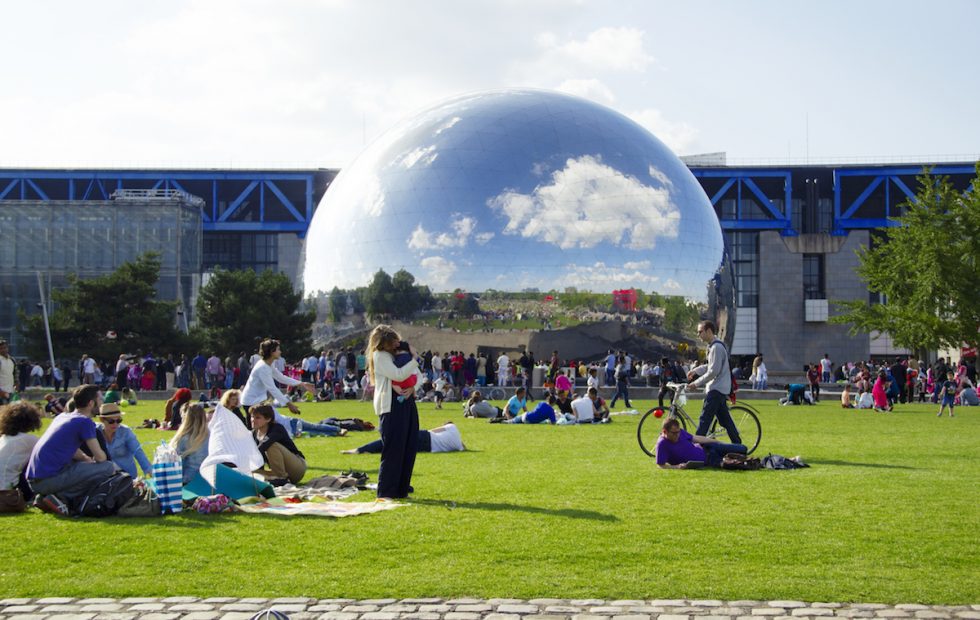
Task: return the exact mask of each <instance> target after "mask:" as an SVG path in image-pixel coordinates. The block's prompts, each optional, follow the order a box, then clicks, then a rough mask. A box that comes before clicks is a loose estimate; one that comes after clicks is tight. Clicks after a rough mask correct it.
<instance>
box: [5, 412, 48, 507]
mask: <svg viewBox="0 0 980 620" xmlns="http://www.w3.org/2000/svg"><path fill="white" fill-rule="evenodd" d="M39 428H41V410H40V409H38V408H37V407H36V406H35V405H34V404H33V403H29V402H26V401H20V402H16V403H12V404H10V405H4V406H2V407H0V512H21V511H23V510H24V509H26V508H27V504H26V501H27V500H30V499H33V497H34V493H33V491H31V488H30V486H28V484H27V481H26V480H24V467H26V466H27V461H28V459H30V458H31V451H32V450H33V449H34V445H35V444H36V443H37V440H38V437H37V436H36V435H32V434H31V433H32V432H33V431H36V430H38V429H39Z"/></svg>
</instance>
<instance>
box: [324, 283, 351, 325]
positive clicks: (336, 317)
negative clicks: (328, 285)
mask: <svg viewBox="0 0 980 620" xmlns="http://www.w3.org/2000/svg"><path fill="white" fill-rule="evenodd" d="M328 303H329V304H330V321H331V322H333V323H340V321H341V319H343V318H344V314H345V313H346V312H347V291H342V290H340V289H339V288H338V287H336V286H335V287H333V290H331V291H330V301H329V302H328Z"/></svg>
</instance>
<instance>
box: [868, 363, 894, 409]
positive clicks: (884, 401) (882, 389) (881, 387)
mask: <svg viewBox="0 0 980 620" xmlns="http://www.w3.org/2000/svg"><path fill="white" fill-rule="evenodd" d="M888 383H889V382H888V375H887V374H885V371H884V370H879V371H878V378H877V379H876V380H875V385H874V387H873V388H871V396H872V397H873V398H874V401H875V411H891V410H892V406H891V405H889V404H888Z"/></svg>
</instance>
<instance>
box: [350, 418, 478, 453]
mask: <svg viewBox="0 0 980 620" xmlns="http://www.w3.org/2000/svg"><path fill="white" fill-rule="evenodd" d="M465 449H466V446H464V445H463V439H462V438H461V437H460V435H459V429H458V428H456V425H455V424H453V423H452V422H446V423H445V424H443V425H442V426H437V427H435V428H432V429H429V430H420V431H419V450H418V451H419V452H459V451H462V450H465ZM340 453H341V454H381V440H380V439H378V440H377V441H372V442H371V443H368V444H364V445H363V446H361V447H360V448H352V449H350V450H341V452H340Z"/></svg>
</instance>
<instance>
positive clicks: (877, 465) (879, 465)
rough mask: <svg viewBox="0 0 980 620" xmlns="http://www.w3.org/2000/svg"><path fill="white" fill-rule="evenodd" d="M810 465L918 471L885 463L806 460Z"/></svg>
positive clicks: (906, 466) (905, 466) (907, 466)
mask: <svg viewBox="0 0 980 620" xmlns="http://www.w3.org/2000/svg"><path fill="white" fill-rule="evenodd" d="M806 462H807V463H809V464H811V465H840V466H842V467H870V468H873V469H919V468H918V467H910V466H909V465H887V464H885V463H855V462H853V461H839V460H834V459H806Z"/></svg>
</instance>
